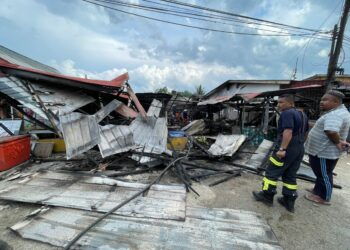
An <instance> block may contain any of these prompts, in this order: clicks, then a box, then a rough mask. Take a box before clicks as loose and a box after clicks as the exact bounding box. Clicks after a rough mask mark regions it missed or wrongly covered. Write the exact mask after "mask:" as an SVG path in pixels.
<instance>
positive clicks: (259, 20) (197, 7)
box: [160, 0, 320, 32]
mask: <svg viewBox="0 0 350 250" xmlns="http://www.w3.org/2000/svg"><path fill="white" fill-rule="evenodd" d="M160 1H162V2H168V3H172V4H177V5H181V6H188V7H192V8H195V9H201V10H205V11H211V12H215V13H220V14H225V15H229V16H235V17H239V18H243V19H248V20H254V21H258V22H263V23H268V24H273V25H278V26H284V27H289V28H293V29H300V30H307V31H312V32H320V30H315V29H310V28H302V27H297V26H292V25H288V24H282V23H277V22H272V21H267V20H263V19H260V18H254V17H249V16H244V15H240V14H236V13H232V12H226V11H221V10H216V9H212V8H208V7H203V6H199V5H194V4H188V3H183V2H180V1H176V0H160Z"/></svg>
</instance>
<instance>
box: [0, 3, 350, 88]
mask: <svg viewBox="0 0 350 250" xmlns="http://www.w3.org/2000/svg"><path fill="white" fill-rule="evenodd" d="M121 1H123V2H131V3H136V4H137V3H139V4H149V3H147V2H145V1H143V0H121ZM154 1H158V0H154ZM1 2H2V7H1V8H0V34H1V35H0V44H1V45H3V46H5V47H8V48H10V49H12V50H14V51H17V52H19V53H22V54H24V55H26V56H29V57H31V58H33V59H36V60H38V61H40V62H43V63H45V64H48V65H50V66H53V67H55V68H57V69H58V70H60V71H61V72H62V73H64V74H68V75H75V76H84V75H87V76H88V77H89V78H96V79H112V78H114V77H116V76H118V75H119V74H121V73H124V72H126V71H127V72H129V75H130V83H131V85H132V86H133V88H134V89H135V91H137V92H148V91H154V90H155V89H157V88H160V87H164V86H167V87H168V88H169V89H175V90H178V91H183V90H189V91H194V90H195V87H196V86H198V85H199V84H201V85H202V86H204V88H205V90H206V91H209V90H211V89H213V88H214V87H216V86H218V85H219V84H221V83H222V82H224V81H226V80H229V79H290V78H291V75H292V72H293V70H294V67H295V64H296V60H297V58H298V67H297V75H296V77H297V79H302V78H306V77H308V76H311V75H313V74H315V73H325V72H326V68H327V63H328V52H329V48H330V41H328V40H317V39H312V40H309V39H308V38H305V37H292V36H285V37H262V36H254V37H252V36H240V35H236V34H224V33H216V32H211V31H203V30H195V29H189V28H184V27H179V26H174V25H170V24H165V23H159V22H155V21H151V20H146V19H143V18H140V17H136V16H131V15H127V14H123V13H118V12H115V11H112V10H109V9H106V8H103V7H99V6H95V5H92V4H89V3H86V2H84V1H81V0H2V1H1ZM183 2H188V3H192V4H197V5H201V6H206V7H210V8H215V9H220V10H223V11H227V12H233V13H238V14H242V15H247V16H251V17H256V18H261V19H266V20H269V21H274V22H279V23H284V24H289V25H294V26H300V27H308V28H313V29H319V28H320V26H321V24H323V25H322V27H321V29H324V30H331V29H332V28H333V26H334V24H335V23H337V22H338V20H339V17H340V15H341V11H342V5H343V1H342V0H340V1H339V0H323V1H319V0H261V1H256V0H235V1H233V0H222V1H219V0H218V1H210V0H191V1H183ZM123 10H126V11H130V10H129V9H126V8H124V9H123ZM131 11H133V12H134V13H138V14H144V15H152V17H156V18H162V19H167V20H169V21H175V22H182V23H184V24H188V25H196V26H201V27H205V28H211V29H218V28H219V29H225V30H231V31H232V30H236V29H237V28H236V27H232V26H227V25H226V26H225V25H220V24H215V23H203V22H199V21H196V20H189V19H186V18H180V19H179V18H175V17H164V16H161V15H156V14H149V13H146V12H140V11H138V12H137V11H136V10H131ZM346 30H347V31H348V30H349V27H347V29H346ZM347 33H348V32H347ZM349 53H350V51H349V47H344V52H342V54H341V58H340V61H344V62H343V65H342V66H343V67H344V68H345V73H347V68H349V66H350V65H349V63H350V60H347V58H346V55H347V54H349ZM344 55H345V58H344Z"/></svg>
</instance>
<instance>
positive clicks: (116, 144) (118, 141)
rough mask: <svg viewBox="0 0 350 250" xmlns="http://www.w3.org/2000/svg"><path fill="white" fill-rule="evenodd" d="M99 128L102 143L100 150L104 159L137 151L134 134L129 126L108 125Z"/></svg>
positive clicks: (99, 145) (99, 146)
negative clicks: (133, 150)
mask: <svg viewBox="0 0 350 250" xmlns="http://www.w3.org/2000/svg"><path fill="white" fill-rule="evenodd" d="M99 127H100V138H101V141H100V143H99V144H98V148H99V149H100V152H101V155H102V157H103V158H105V157H107V156H110V155H113V154H118V153H122V152H127V151H129V150H132V149H135V147H136V146H135V143H134V138H133V133H132V132H131V130H130V128H129V126H116V125H106V126H99Z"/></svg>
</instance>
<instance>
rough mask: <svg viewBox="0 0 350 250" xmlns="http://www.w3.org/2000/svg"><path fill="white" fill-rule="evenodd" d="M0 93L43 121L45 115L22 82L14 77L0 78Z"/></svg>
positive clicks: (45, 117)
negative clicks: (28, 109) (31, 111)
mask: <svg viewBox="0 0 350 250" xmlns="http://www.w3.org/2000/svg"><path fill="white" fill-rule="evenodd" d="M0 92H1V93H2V94H4V95H6V96H8V97H10V98H11V99H13V100H16V101H18V102H19V103H20V104H22V105H24V106H25V107H27V108H30V109H31V110H33V112H35V113H36V114H38V115H39V116H41V117H42V118H44V119H47V116H46V114H45V113H44V112H43V111H42V110H41V108H40V105H39V104H38V103H37V102H36V101H34V100H33V98H32V95H31V94H30V93H29V92H28V89H27V88H26V86H25V85H24V84H23V83H22V81H21V80H20V79H18V78H16V77H0Z"/></svg>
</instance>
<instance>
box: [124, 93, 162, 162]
mask: <svg viewBox="0 0 350 250" xmlns="http://www.w3.org/2000/svg"><path fill="white" fill-rule="evenodd" d="M161 108H162V103H161V102H160V101H158V100H156V99H154V100H153V101H152V104H151V106H150V108H149V109H148V111H147V117H145V118H144V117H140V116H139V117H137V118H136V119H135V120H134V121H133V122H132V123H131V124H130V129H131V131H132V132H133V135H134V141H135V144H136V147H137V148H138V149H137V151H139V152H147V153H155V154H161V153H163V152H165V151H166V150H167V147H166V144H167V138H168V127H167V119H166V118H159V114H160V111H161ZM133 159H134V160H137V161H140V162H141V163H145V162H149V161H152V159H151V158H149V157H142V156H140V155H133Z"/></svg>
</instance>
